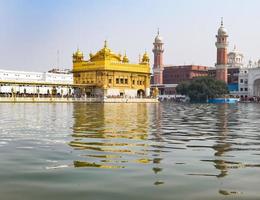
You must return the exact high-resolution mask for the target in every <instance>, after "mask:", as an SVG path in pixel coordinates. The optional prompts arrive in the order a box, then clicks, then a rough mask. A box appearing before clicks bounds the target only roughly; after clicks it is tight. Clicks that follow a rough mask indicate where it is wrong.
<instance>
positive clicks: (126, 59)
mask: <svg viewBox="0 0 260 200" xmlns="http://www.w3.org/2000/svg"><path fill="white" fill-rule="evenodd" d="M122 62H123V63H129V59H128V57H127V56H126V53H125V55H124V57H123V60H122Z"/></svg>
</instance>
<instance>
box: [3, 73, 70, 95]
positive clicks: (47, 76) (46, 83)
mask: <svg viewBox="0 0 260 200" xmlns="http://www.w3.org/2000/svg"><path fill="white" fill-rule="evenodd" d="M0 84H1V85H0V93H2V94H4V93H18V94H36V93H38V94H50V93H52V91H53V90H54V89H55V90H56V93H59V94H64V95H66V94H68V93H69V91H70V92H72V86H71V85H72V84H73V76H72V74H71V73H68V72H66V73H65V72H62V71H59V73H54V72H26V71H11V70H0Z"/></svg>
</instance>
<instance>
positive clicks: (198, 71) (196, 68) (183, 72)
mask: <svg viewBox="0 0 260 200" xmlns="http://www.w3.org/2000/svg"><path fill="white" fill-rule="evenodd" d="M208 69H209V67H207V66H200V65H180V66H165V67H164V71H163V80H164V81H163V83H164V84H179V83H181V82H183V81H188V80H192V79H193V78H195V77H201V76H208Z"/></svg>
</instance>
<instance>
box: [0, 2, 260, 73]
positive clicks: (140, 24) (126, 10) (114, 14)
mask: <svg viewBox="0 0 260 200" xmlns="http://www.w3.org/2000/svg"><path fill="white" fill-rule="evenodd" d="M259 8H260V1H258V0H217V1H213V0H210V1H209V0H55V1H53V0H44V1H42V0H0V69H10V70H27V71H47V70H49V69H51V68H53V67H54V66H57V51H59V66H60V67H61V68H71V66H72V59H71V56H72V53H73V51H75V50H76V48H77V46H78V47H79V48H80V49H81V50H82V51H83V52H84V54H85V57H86V59H88V54H89V53H90V52H92V53H95V52H96V51H97V50H99V49H100V48H102V47H103V43H104V40H105V39H107V40H108V45H109V47H110V48H111V49H112V50H113V51H115V52H117V53H122V54H123V53H124V52H125V51H126V53H127V55H128V56H129V58H130V61H132V62H137V61H138V55H139V54H140V53H144V51H145V50H147V52H148V53H149V55H150V58H151V61H153V57H152V56H153V55H152V43H153V40H154V37H155V36H156V32H157V27H160V33H161V35H162V36H163V38H164V42H165V53H164V64H166V65H168V64H173V65H182V64H200V65H208V66H214V63H215V58H216V48H215V40H216V38H215V35H216V33H217V29H218V28H219V25H220V19H221V17H224V26H225V27H226V29H227V30H228V33H229V44H230V45H229V49H230V50H232V49H233V46H234V45H236V46H237V49H238V50H240V51H241V52H242V53H244V55H245V59H246V61H247V60H248V59H253V60H257V59H259V58H260V54H259V53H260V39H259V38H260V21H259V19H260V12H259ZM152 64H153V63H151V65H152Z"/></svg>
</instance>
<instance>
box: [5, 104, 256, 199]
mask: <svg viewBox="0 0 260 200" xmlns="http://www.w3.org/2000/svg"><path fill="white" fill-rule="evenodd" d="M0 113H1V119H0V162H1V164H0V195H1V197H0V199H3V200H16V199H17V200H18V199H19V200H20V199H25V200H35V199H37V200H43V199H44V200H45V199H55V200H60V199H62V200H67V199H73V200H78V199H80V200H81V199H124V200H126V199H142V200H145V199H147V200H148V199H149V200H150V199H200V200H201V199H205V200H206V199H258V198H259V196H260V191H259V179H260V175H259V174H260V173H259V172H260V157H259V155H260V124H259V119H260V105H259V104H238V105H214V104H173V103H160V104H83V103H79V104H29V103H28V104H22V103H20V104H0Z"/></svg>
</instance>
